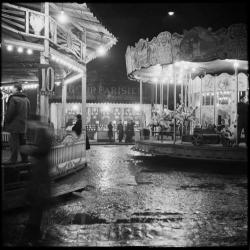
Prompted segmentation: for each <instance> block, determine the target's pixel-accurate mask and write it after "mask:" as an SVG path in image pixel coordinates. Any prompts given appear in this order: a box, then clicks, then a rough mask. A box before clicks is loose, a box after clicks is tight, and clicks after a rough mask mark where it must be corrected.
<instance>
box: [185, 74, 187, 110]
mask: <svg viewBox="0 0 250 250" xmlns="http://www.w3.org/2000/svg"><path fill="white" fill-rule="evenodd" d="M187 88H188V74H187V73H186V83H185V108H186V107H187Z"/></svg>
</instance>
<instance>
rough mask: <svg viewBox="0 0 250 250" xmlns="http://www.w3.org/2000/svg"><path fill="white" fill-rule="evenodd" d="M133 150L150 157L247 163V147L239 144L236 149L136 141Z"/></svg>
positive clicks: (151, 140) (171, 142)
mask: <svg viewBox="0 0 250 250" xmlns="http://www.w3.org/2000/svg"><path fill="white" fill-rule="evenodd" d="M133 149H134V150H136V151H140V152H144V153H149V154H152V155H161V156H162V155H163V156H164V155H165V156H168V157H173V158H179V159H192V160H205V161H225V162H228V161H230V162H242V163H244V162H247V160H248V157H247V146H246V144H245V143H240V144H239V146H237V147H224V146H222V145H221V144H204V145H200V146H194V145H193V144H192V143H191V142H182V141H181V140H177V141H176V142H175V143H174V142H173V141H171V140H162V141H161V140H157V139H155V138H150V139H149V140H138V141H136V142H135V146H134V147H133Z"/></svg>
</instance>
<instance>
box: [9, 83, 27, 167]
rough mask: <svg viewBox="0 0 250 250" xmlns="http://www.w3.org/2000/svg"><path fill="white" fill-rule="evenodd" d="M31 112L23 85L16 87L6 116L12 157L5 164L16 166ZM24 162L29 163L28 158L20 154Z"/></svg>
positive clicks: (19, 84) (10, 98) (24, 142)
mask: <svg viewBox="0 0 250 250" xmlns="http://www.w3.org/2000/svg"><path fill="white" fill-rule="evenodd" d="M29 112H30V101H29V99H28V98H27V96H26V95H25V94H24V93H22V85H21V83H18V84H15V85H14V93H13V94H12V95H11V96H10V97H9V100H8V102H7V112H6V115H5V130H6V131H7V132H9V133H10V150H11V157H10V159H9V161H7V162H5V164H15V163H17V160H18V153H19V152H20V145H25V144H26V140H25V136H26V132H27V120H28V115H29ZM20 155H21V159H22V162H28V157H27V155H25V154H22V153H20Z"/></svg>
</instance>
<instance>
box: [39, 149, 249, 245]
mask: <svg viewBox="0 0 250 250" xmlns="http://www.w3.org/2000/svg"><path fill="white" fill-rule="evenodd" d="M88 157H89V160H88V161H89V164H88V167H87V169H85V170H84V171H83V173H79V174H78V175H77V176H76V177H74V178H78V179H79V178H80V179H81V178H82V179H84V180H86V179H87V180H88V184H89V185H88V187H86V188H85V189H84V190H83V191H82V192H81V196H82V197H76V196H75V197H71V198H69V199H67V200H60V202H59V203H55V204H54V205H53V206H52V207H51V208H50V209H49V210H48V211H47V212H46V214H45V216H44V221H43V229H44V239H43V244H45V245H57V246H58V245H61V246H167V247H168V246H181V247H182V246H184V247H185V246H235V245H246V244H247V243H246V242H247V177H246V173H245V171H244V168H243V170H240V168H239V167H238V166H227V165H225V166H222V165H216V164H211V163H207V164H204V163H196V164H193V163H190V162H184V161H175V160H173V159H166V158H164V157H160V158H159V157H158V158H157V157H151V156H150V155H144V154H142V153H139V152H134V151H132V150H131V146H92V147H91V150H90V151H88ZM241 169H242V168H241Z"/></svg>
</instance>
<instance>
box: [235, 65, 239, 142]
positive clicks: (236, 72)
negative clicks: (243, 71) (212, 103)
mask: <svg viewBox="0 0 250 250" xmlns="http://www.w3.org/2000/svg"><path fill="white" fill-rule="evenodd" d="M234 69H235V77H236V98H235V105H236V107H235V110H236V121H235V122H236V130H235V134H236V145H238V143H239V141H238V99H239V94H238V92H239V91H238V67H237V66H235V67H234Z"/></svg>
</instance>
